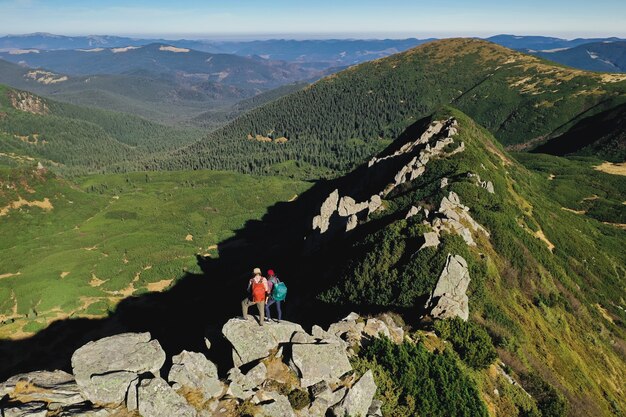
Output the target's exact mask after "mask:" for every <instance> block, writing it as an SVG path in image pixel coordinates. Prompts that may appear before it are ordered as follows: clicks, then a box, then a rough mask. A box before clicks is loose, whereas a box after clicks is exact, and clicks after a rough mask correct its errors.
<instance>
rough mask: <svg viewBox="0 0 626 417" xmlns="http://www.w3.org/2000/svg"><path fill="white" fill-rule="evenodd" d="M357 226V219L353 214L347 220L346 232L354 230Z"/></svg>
mask: <svg viewBox="0 0 626 417" xmlns="http://www.w3.org/2000/svg"><path fill="white" fill-rule="evenodd" d="M358 225H359V218H358V217H357V216H356V214H353V215H352V216H350V217H349V218H348V222H347V223H346V232H349V231H350V230H352V229H354V228H356V227H357V226H358Z"/></svg>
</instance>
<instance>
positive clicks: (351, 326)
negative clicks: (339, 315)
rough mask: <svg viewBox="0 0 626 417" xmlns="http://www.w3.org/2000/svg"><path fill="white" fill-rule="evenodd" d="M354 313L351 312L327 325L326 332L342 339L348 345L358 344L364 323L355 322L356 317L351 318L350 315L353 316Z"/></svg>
mask: <svg viewBox="0 0 626 417" xmlns="http://www.w3.org/2000/svg"><path fill="white" fill-rule="evenodd" d="M354 314H356V313H351V314H350V315H349V316H348V317H346V318H344V319H343V320H341V321H339V322H337V323H333V324H331V325H330V326H329V327H328V333H330V334H331V335H332V336H334V337H336V338H339V339H341V340H344V341H345V342H347V343H348V345H358V344H360V343H361V336H362V332H363V328H364V327H365V323H363V322H357V321H356V319H353V318H352V317H354V316H353V315H354ZM356 317H357V318H358V317H359V316H358V314H356Z"/></svg>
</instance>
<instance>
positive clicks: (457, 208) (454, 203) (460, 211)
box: [433, 191, 489, 246]
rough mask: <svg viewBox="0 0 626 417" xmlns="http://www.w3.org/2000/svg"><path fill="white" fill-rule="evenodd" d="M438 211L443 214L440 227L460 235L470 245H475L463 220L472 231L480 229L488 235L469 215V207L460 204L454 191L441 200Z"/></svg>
mask: <svg viewBox="0 0 626 417" xmlns="http://www.w3.org/2000/svg"><path fill="white" fill-rule="evenodd" d="M438 211H439V213H441V214H442V215H443V216H444V218H443V219H441V222H442V228H445V229H447V230H449V231H451V232H454V233H456V234H458V235H460V236H461V237H462V238H463V240H465V242H466V243H467V244H468V245H470V246H476V243H475V242H474V239H473V237H472V233H471V232H470V230H469V229H468V228H467V227H465V226H464V225H463V223H464V222H465V223H467V224H469V225H470V227H471V228H472V229H473V230H474V231H480V232H482V233H484V234H485V235H486V236H489V232H487V230H486V229H485V228H484V227H482V226H481V225H480V224H478V223H477V222H476V221H475V220H474V219H473V218H472V216H470V214H469V213H468V212H469V207H467V206H464V205H463V204H461V200H460V199H459V196H458V195H457V193H455V192H454V191H450V193H449V194H448V196H447V197H444V198H443V199H442V200H441V203H440V205H439V210H438ZM434 225H435V223H433V226H434Z"/></svg>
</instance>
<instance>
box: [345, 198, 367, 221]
mask: <svg viewBox="0 0 626 417" xmlns="http://www.w3.org/2000/svg"><path fill="white" fill-rule="evenodd" d="M368 206H369V202H367V201H365V202H362V203H357V202H356V201H355V200H354V198H352V197H350V196H344V197H341V199H340V200H339V206H338V213H339V215H340V216H341V217H349V216H352V215H353V214H357V213H360V212H361V211H363V210H365V209H366V208H368Z"/></svg>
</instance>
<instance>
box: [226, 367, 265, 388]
mask: <svg viewBox="0 0 626 417" xmlns="http://www.w3.org/2000/svg"><path fill="white" fill-rule="evenodd" d="M266 377H267V366H266V365H265V364H264V363H263V362H259V363H258V364H257V365H256V366H254V367H253V368H252V369H250V370H249V371H248V372H247V373H246V374H243V373H242V372H241V370H240V369H239V368H233V369H231V370H230V371H229V372H228V380H229V381H231V382H234V383H236V384H238V385H239V386H240V387H241V388H242V389H243V390H244V391H248V390H251V389H253V388H256V387H258V386H259V385H261V384H262V383H263V381H265V378H266Z"/></svg>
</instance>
